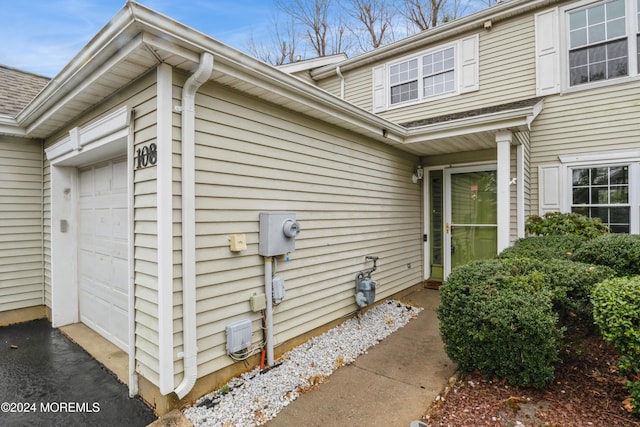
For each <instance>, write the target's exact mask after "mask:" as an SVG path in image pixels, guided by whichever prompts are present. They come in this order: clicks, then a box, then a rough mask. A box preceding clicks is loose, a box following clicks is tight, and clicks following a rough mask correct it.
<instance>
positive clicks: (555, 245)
mask: <svg viewBox="0 0 640 427" xmlns="http://www.w3.org/2000/svg"><path fill="white" fill-rule="evenodd" d="M585 240H586V239H585V238H584V237H583V236H578V235H573V234H565V235H546V236H532V237H526V238H524V239H520V240H518V241H517V242H516V243H515V244H514V245H513V246H511V247H509V248H507V249H505V250H503V251H502V252H501V253H500V255H499V258H513V257H526V258H536V259H553V258H557V259H566V260H568V259H570V258H571V256H572V255H573V253H574V252H575V251H576V249H578V248H579V247H580V245H582V244H583V243H584V241H585Z"/></svg>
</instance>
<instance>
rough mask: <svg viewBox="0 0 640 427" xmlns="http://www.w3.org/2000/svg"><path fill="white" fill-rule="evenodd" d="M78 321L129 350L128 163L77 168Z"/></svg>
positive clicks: (119, 162)
mask: <svg viewBox="0 0 640 427" xmlns="http://www.w3.org/2000/svg"><path fill="white" fill-rule="evenodd" d="M78 189H79V190H78V222H79V235H78V282H79V289H78V291H79V292H78V293H79V312H80V320H81V321H82V322H83V323H85V324H86V325H87V326H89V327H90V328H92V329H93V330H95V331H96V332H98V333H99V334H101V335H103V336H104V337H105V338H107V339H108V340H109V341H111V342H113V343H114V344H115V345H117V346H118V347H120V348H121V349H122V350H124V351H125V352H128V342H129V339H128V338H129V337H128V330H129V328H128V288H127V286H128V279H127V278H128V274H127V272H128V220H127V213H128V212H127V204H128V196H127V161H126V159H122V160H114V161H109V162H106V163H101V164H98V165H95V166H91V167H87V168H82V169H79V170H78Z"/></svg>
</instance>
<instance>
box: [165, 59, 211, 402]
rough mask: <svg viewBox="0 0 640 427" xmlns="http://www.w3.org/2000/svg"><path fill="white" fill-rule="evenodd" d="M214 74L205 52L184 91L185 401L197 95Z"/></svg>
mask: <svg viewBox="0 0 640 427" xmlns="http://www.w3.org/2000/svg"><path fill="white" fill-rule="evenodd" d="M212 72H213V55H212V54H210V53H209V52H204V53H202V55H201V56H200V64H199V65H198V69H197V70H196V71H195V72H194V73H193V74H192V75H191V77H189V79H188V80H187V82H186V83H185V85H184V88H183V89H182V325H183V326H182V329H183V330H182V334H183V341H184V344H183V347H184V351H183V355H182V357H183V360H184V373H183V375H184V377H183V379H182V382H181V383H180V384H179V385H178V387H177V388H176V389H175V390H174V391H175V393H176V395H177V396H178V398H179V399H182V398H183V397H184V396H186V395H187V393H189V392H190V391H191V389H192V388H193V386H194V384H195V383H196V379H197V377H198V360H197V358H198V347H197V336H196V248H195V245H196V206H195V205H196V200H195V199H196V195H195V185H196V183H195V154H196V153H195V151H196V150H195V145H196V125H195V122H196V111H195V99H196V92H197V91H198V89H199V88H200V86H202V85H203V84H204V83H206V82H207V81H208V80H209V77H211V73H212Z"/></svg>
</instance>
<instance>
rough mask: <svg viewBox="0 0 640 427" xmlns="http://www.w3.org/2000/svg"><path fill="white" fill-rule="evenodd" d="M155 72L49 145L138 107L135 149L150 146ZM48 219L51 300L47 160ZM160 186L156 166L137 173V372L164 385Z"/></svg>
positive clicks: (47, 167)
mask: <svg viewBox="0 0 640 427" xmlns="http://www.w3.org/2000/svg"><path fill="white" fill-rule="evenodd" d="M155 76H156V74H155V71H151V72H149V73H148V74H146V75H145V76H143V77H141V78H140V79H138V80H137V81H135V82H134V83H133V84H132V85H130V86H128V87H126V88H123V89H122V90H121V91H120V92H119V93H117V94H114V95H113V96H112V97H111V98H110V99H109V100H108V101H107V102H105V103H103V104H101V105H98V106H96V107H95V108H93V109H92V110H91V115H90V116H89V115H87V116H83V117H81V118H80V119H78V120H77V121H76V122H75V123H73V124H71V125H69V127H68V128H65V129H63V130H61V132H60V133H58V134H57V135H55V136H53V137H52V138H51V139H50V140H49V141H48V143H47V146H48V145H52V144H54V143H55V142H57V141H59V140H60V139H62V138H64V137H65V136H66V135H67V132H68V131H69V129H71V128H73V127H74V126H82V125H84V124H86V123H89V122H91V121H92V120H94V119H96V118H98V117H100V116H101V115H104V114H105V113H106V112H108V111H111V110H113V109H115V108H118V107H119V106H121V105H128V106H129V107H131V108H132V109H133V120H134V129H135V131H134V145H135V147H138V146H141V145H144V144H148V143H149V142H151V141H154V140H155V135H156V129H155V128H156V113H155V110H156V84H155ZM44 172H45V176H44V183H45V189H44V195H45V197H44V212H45V213H44V215H45V218H47V221H46V224H45V296H46V298H47V304H48V305H49V306H50V304H51V303H50V301H51V278H50V271H51V257H50V255H51V253H50V252H51V251H50V248H51V244H50V241H51V236H50V225H51V224H50V222H51V212H50V211H51V202H50V192H51V181H50V165H49V162H48V161H45V169H44ZM155 193H156V184H155V168H146V169H141V170H139V171H136V172H135V174H134V202H133V203H134V212H133V217H134V218H133V221H134V225H133V229H134V245H135V248H134V251H133V258H134V283H135V286H134V289H135V319H136V324H135V334H136V342H135V350H133V349H132V350H131V351H135V354H136V370H137V372H139V373H140V374H142V375H143V376H144V377H145V378H147V379H148V380H149V381H151V382H153V383H155V384H157V383H158V375H159V374H158V325H157V324H158V321H157V316H158V314H157V313H158V308H157V303H158V295H157V262H156V260H157V255H156V250H157V236H156V207H155V206H156V195H155Z"/></svg>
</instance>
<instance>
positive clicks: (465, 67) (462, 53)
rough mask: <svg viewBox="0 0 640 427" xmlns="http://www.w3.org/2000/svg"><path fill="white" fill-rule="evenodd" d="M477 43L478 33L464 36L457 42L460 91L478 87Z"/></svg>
mask: <svg viewBox="0 0 640 427" xmlns="http://www.w3.org/2000/svg"><path fill="white" fill-rule="evenodd" d="M479 45H480V37H479V36H478V34H474V35H473V36H470V37H465V38H464V39H462V40H460V42H459V44H458V50H459V55H458V58H459V61H460V74H459V75H460V81H459V89H460V92H461V93H463V92H471V91H474V90H478V89H479V87H480V82H479V78H478V64H479V54H478V50H479Z"/></svg>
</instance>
